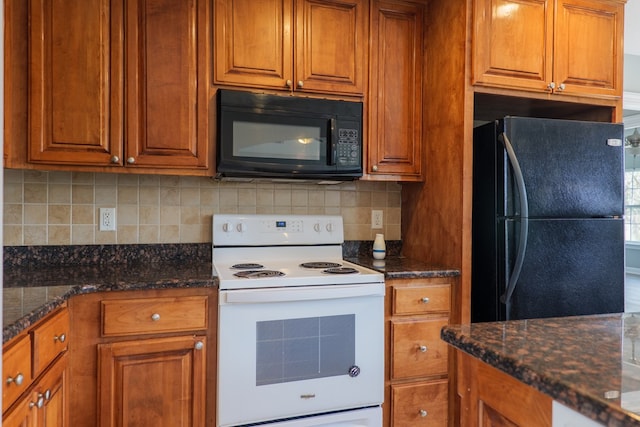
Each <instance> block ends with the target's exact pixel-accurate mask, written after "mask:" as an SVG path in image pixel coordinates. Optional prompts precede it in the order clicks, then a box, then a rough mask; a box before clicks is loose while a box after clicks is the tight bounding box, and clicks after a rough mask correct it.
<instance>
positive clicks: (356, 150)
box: [336, 128, 361, 166]
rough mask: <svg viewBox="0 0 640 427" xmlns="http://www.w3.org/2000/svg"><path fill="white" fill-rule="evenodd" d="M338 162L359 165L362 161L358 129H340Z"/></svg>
mask: <svg viewBox="0 0 640 427" xmlns="http://www.w3.org/2000/svg"><path fill="white" fill-rule="evenodd" d="M336 151H337V153H336V154H337V158H336V163H337V164H338V165H339V166H358V165H360V163H361V160H360V159H361V153H360V142H359V133H358V129H348V128H341V129H338V144H337V150H336Z"/></svg>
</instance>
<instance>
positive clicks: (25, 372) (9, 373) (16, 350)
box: [2, 335, 32, 412]
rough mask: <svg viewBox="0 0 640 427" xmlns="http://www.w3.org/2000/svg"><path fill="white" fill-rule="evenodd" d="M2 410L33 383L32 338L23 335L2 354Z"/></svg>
mask: <svg viewBox="0 0 640 427" xmlns="http://www.w3.org/2000/svg"><path fill="white" fill-rule="evenodd" d="M2 377H3V381H2V412H4V411H5V409H7V408H8V407H9V406H11V404H12V403H13V402H14V401H15V400H16V399H17V398H18V396H20V395H21V394H22V392H24V391H25V390H26V389H27V388H28V387H29V385H30V384H31V379H32V377H31V339H30V338H29V336H28V335H25V336H23V337H22V338H20V339H19V341H18V342H16V343H15V344H14V345H13V346H12V347H11V348H9V349H8V350H3V355H2Z"/></svg>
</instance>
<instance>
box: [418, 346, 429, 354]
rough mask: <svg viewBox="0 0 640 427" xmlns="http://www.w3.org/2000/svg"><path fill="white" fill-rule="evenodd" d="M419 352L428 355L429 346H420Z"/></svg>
mask: <svg viewBox="0 0 640 427" xmlns="http://www.w3.org/2000/svg"><path fill="white" fill-rule="evenodd" d="M418 350H420V353H426V352H427V346H426V345H421V346H418Z"/></svg>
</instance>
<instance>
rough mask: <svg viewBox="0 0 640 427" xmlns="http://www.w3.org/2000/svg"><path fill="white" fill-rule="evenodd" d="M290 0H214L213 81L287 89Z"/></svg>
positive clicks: (289, 78) (289, 63) (290, 68)
mask: <svg viewBox="0 0 640 427" xmlns="http://www.w3.org/2000/svg"><path fill="white" fill-rule="evenodd" d="M292 2H293V0H215V1H214V16H215V42H214V43H215V54H214V55H215V61H214V63H215V71H214V81H215V82H216V83H223V84H233V85H241V86H257V87H275V88H282V89H284V88H286V87H287V86H286V82H287V80H289V81H291V80H292V79H293V76H292V73H293V66H292V49H293V47H292V37H293V36H292V31H293V27H292V25H293V23H292V22H291V19H292V4H293V3H292Z"/></svg>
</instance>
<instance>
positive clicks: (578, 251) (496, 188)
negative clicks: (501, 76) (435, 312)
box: [471, 117, 624, 322]
mask: <svg viewBox="0 0 640 427" xmlns="http://www.w3.org/2000/svg"><path fill="white" fill-rule="evenodd" d="M623 132H624V131H623V126H622V125H621V124H613V123H596V122H585V121H573V120H555V119H537V118H528V117H505V118H503V119H501V120H498V121H496V122H493V123H488V124H486V125H483V126H479V127H476V128H475V129H474V141H473V145H474V147H473V148H474V149H473V215H472V218H473V220H472V276H471V301H472V304H471V320H472V322H484V321H494V320H515V319H531V318H541V317H557V316H573V315H583V314H600V313H616V312H623V311H624V219H623V213H624V201H623V194H624V175H623V174H624V163H623V162H624V144H623Z"/></svg>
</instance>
